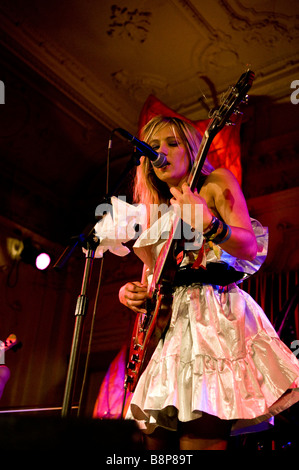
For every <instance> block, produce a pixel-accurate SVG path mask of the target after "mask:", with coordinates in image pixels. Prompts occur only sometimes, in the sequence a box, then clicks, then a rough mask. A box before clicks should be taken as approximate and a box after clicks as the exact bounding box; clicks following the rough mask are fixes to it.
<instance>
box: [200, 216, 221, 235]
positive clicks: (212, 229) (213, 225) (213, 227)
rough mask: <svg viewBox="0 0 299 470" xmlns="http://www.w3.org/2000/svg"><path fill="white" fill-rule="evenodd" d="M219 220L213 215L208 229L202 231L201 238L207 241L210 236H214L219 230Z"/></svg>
mask: <svg viewBox="0 0 299 470" xmlns="http://www.w3.org/2000/svg"><path fill="white" fill-rule="evenodd" d="M219 224H220V220H219V219H217V217H215V216H214V215H213V216H212V220H211V222H210V224H209V225H208V227H207V228H206V229H205V230H204V231H203V233H202V234H203V236H204V237H205V238H207V239H210V238H211V237H212V235H214V236H216V235H217V232H218V228H219Z"/></svg>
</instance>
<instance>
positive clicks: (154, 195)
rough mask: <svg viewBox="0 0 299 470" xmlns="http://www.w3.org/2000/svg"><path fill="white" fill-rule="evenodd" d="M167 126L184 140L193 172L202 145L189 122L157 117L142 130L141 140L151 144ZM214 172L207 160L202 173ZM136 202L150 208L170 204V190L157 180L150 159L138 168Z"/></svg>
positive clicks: (198, 135)
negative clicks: (155, 135) (154, 136)
mask: <svg viewBox="0 0 299 470" xmlns="http://www.w3.org/2000/svg"><path fill="white" fill-rule="evenodd" d="M167 125H171V126H172V128H173V133H174V135H176V133H177V134H178V135H179V137H180V139H182V142H183V143H184V145H185V147H186V151H187V153H188V156H189V161H190V170H191V168H192V165H193V163H194V161H195V158H196V155H197V153H198V149H199V146H200V143H201V135H200V134H199V132H198V131H197V130H196V129H195V127H193V126H192V125H191V124H189V123H188V122H186V121H182V120H181V119H179V118H175V117H166V116H156V117H154V118H153V119H151V120H150V121H149V122H148V123H147V124H146V125H145V126H144V127H143V129H142V130H141V133H140V138H141V140H143V141H144V142H147V143H148V142H150V140H151V138H152V136H153V135H154V134H155V133H156V132H158V131H160V130H161V129H162V128H163V127H165V126H167ZM213 170H214V168H213V167H212V165H211V164H210V163H209V162H208V161H207V159H206V160H205V163H204V165H203V168H202V171H201V172H202V174H204V175H208V174H210V173H211V171H213ZM134 200H135V202H136V203H143V204H145V205H146V206H147V207H148V208H149V206H150V205H151V204H161V203H168V200H169V188H168V186H167V185H166V183H164V182H162V181H160V180H159V179H158V178H157V176H156V174H155V172H154V170H153V167H152V164H151V162H150V160H149V159H148V158H144V157H142V158H141V161H140V165H139V166H138V167H137V170H136V175H135V181H134Z"/></svg>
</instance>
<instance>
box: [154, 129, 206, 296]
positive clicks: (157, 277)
mask: <svg viewBox="0 0 299 470" xmlns="http://www.w3.org/2000/svg"><path fill="white" fill-rule="evenodd" d="M210 142H211V139H210V138H209V134H208V131H206V132H205V134H204V136H203V138H202V141H201V144H200V147H199V150H198V152H197V155H196V158H195V162H194V164H193V166H192V170H191V172H190V174H189V178H188V184H189V186H190V188H191V191H194V190H195V189H196V186H197V183H198V179H199V176H200V174H201V170H202V167H203V165H204V162H205V159H206V156H207V154H208V151H209V147H210ZM180 222H181V218H180V217H179V216H177V215H175V217H174V220H173V222H172V225H171V229H170V233H169V237H168V239H167V241H166V242H165V244H164V245H163V248H162V250H161V252H160V254H159V256H158V259H157V262H156V265H155V269H154V273H153V278H152V282H151V286H150V293H153V292H154V291H155V289H156V286H157V285H158V284H159V282H160V281H161V276H162V273H163V270H164V268H165V264H166V261H167V259H168V256H169V253H170V251H171V250H172V246H173V241H174V239H175V237H176V235H177V232H178V228H179V224H180Z"/></svg>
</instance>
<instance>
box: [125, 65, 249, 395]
mask: <svg viewBox="0 0 299 470" xmlns="http://www.w3.org/2000/svg"><path fill="white" fill-rule="evenodd" d="M253 80H254V73H253V72H252V71H251V70H247V71H246V72H244V73H243V74H242V75H241V77H240V78H239V80H238V82H237V83H236V85H235V86H232V87H230V88H229V89H228V91H227V93H226V95H225V96H224V99H223V102H222V104H221V106H220V107H219V109H217V110H215V111H214V112H213V114H212V117H211V120H210V121H209V124H208V127H207V129H206V131H205V133H204V135H203V138H202V141H201V145H200V147H199V150H198V153H197V156H196V159H195V162H194V164H193V167H192V169H191V172H190V175H189V178H188V184H189V186H190V188H191V190H192V191H194V190H195V189H196V186H197V183H198V179H199V177H200V174H201V170H202V167H203V164H204V161H205V159H206V157H207V153H208V151H209V148H210V145H211V143H212V140H213V139H214V137H215V135H216V134H217V133H218V132H219V131H220V130H221V129H222V128H223V127H224V126H225V125H230V124H233V123H232V121H230V117H231V115H232V114H237V113H238V112H239V111H238V105H239V104H240V103H242V102H244V101H245V100H246V98H247V92H248V90H249V89H250V88H251V85H252V82H253ZM180 224H181V219H180V218H179V217H178V216H176V217H175V218H174V220H173V222H172V226H171V230H170V234H169V237H168V239H167V241H166V242H165V244H164V245H163V248H162V250H161V252H160V254H159V256H158V259H157V262H156V265H155V268H154V273H153V278H152V282H151V284H150V287H149V292H148V294H149V296H148V297H149V298H148V300H147V306H146V307H147V308H146V310H147V313H143V314H137V317H136V320H135V324H134V328H133V334H132V340H131V345H130V350H129V361H128V364H127V368H126V377H125V387H126V388H128V389H129V391H131V392H133V391H134V390H135V387H136V385H137V382H138V380H139V377H140V375H141V373H142V372H143V370H144V369H145V367H146V366H147V364H148V362H149V360H150V358H151V356H152V354H153V352H154V350H155V348H156V346H157V344H158V342H159V340H160V339H161V338H162V337H163V335H164V334H165V333H166V331H167V327H168V325H169V321H170V318H171V304H172V281H173V279H174V275H175V273H176V270H177V267H178V265H177V261H176V258H175V256H174V248H175V241H176V240H177V238H178V237H177V236H176V234H178V233H179V232H178V231H179V230H180V228H181V227H180Z"/></svg>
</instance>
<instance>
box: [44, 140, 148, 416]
mask: <svg viewBox="0 0 299 470" xmlns="http://www.w3.org/2000/svg"><path fill="white" fill-rule="evenodd" d="M141 155H142V154H141V152H140V151H139V150H138V149H136V150H135V152H134V153H133V154H132V156H131V159H130V160H129V162H128V163H127V165H126V168H125V170H124V171H123V173H122V175H121V176H120V178H119V179H118V181H117V183H116V185H115V187H114V189H113V191H112V192H111V193H110V194H109V195H106V196H105V197H104V199H103V203H104V202H105V203H107V201H110V199H111V197H112V196H113V195H115V193H116V191H117V189H118V188H119V187H120V185H121V184H122V182H123V181H124V180H125V178H126V177H127V176H128V174H129V173H130V172H131V170H132V169H133V168H134V167H135V166H138V165H139V164H140V157H141ZM95 225H96V222H95V223H93V224H89V225H88V226H87V227H86V228H85V230H83V232H82V233H81V234H80V235H79V236H77V237H73V238H72V242H71V243H70V245H69V246H68V247H67V248H66V249H65V250H64V251H63V253H62V254H61V256H60V257H59V259H58V260H57V261H56V263H55V264H54V266H53V268H55V269H61V268H63V267H64V266H65V264H66V263H67V261H68V260H69V259H70V257H71V256H72V254H73V252H74V251H75V249H76V248H77V246H78V245H83V244H85V243H86V246H87V255H86V258H85V267H84V272H83V279H82V284H81V291H80V295H79V296H78V298H77V303H76V309H75V326H74V331H73V339H72V346H71V352H70V359H69V365H68V371H67V377H66V383H65V390H64V397H63V404H62V411H61V416H62V417H68V416H69V415H70V412H71V402H72V398H73V393H74V385H75V375H76V371H77V367H78V360H79V349H80V344H81V338H82V331H83V321H84V318H85V315H86V312H87V307H88V296H87V290H88V284H89V280H90V278H91V274H92V264H93V260H94V254H95V249H96V246H97V244H98V240H96V239H95V238H94V235H93V232H94V227H95Z"/></svg>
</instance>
